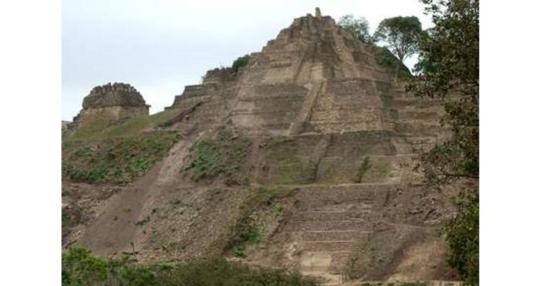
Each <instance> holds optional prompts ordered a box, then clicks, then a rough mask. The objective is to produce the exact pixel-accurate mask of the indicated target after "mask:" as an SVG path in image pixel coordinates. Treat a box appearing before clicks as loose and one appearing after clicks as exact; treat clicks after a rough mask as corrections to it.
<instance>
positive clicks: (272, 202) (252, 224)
mask: <svg viewBox="0 0 550 286" xmlns="http://www.w3.org/2000/svg"><path fill="white" fill-rule="evenodd" d="M292 192H293V189H291V188H286V187H281V186H277V187H267V186H261V187H258V188H254V189H251V190H250V193H249V196H248V197H247V198H246V200H245V202H244V203H243V205H242V206H241V214H240V215H239V218H238V220H237V222H236V224H235V227H234V229H233V237H232V239H231V240H230V241H229V243H228V246H227V247H226V248H228V249H231V250H232V252H233V254H234V255H235V256H237V257H246V256H247V253H246V247H247V246H248V245H254V244H258V243H260V242H261V241H262V239H263V238H264V235H265V234H264V230H265V225H264V223H266V222H265V220H266V218H273V217H279V216H281V215H282V213H283V208H282V206H280V205H279V204H278V202H279V200H281V199H283V198H285V197H288V196H289V195H290V194H291V193H292Z"/></svg>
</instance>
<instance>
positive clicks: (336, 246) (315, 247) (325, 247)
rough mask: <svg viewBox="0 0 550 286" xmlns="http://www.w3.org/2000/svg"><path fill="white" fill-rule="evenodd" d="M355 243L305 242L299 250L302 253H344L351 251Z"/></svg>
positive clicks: (352, 241) (343, 241) (338, 241)
mask: <svg viewBox="0 0 550 286" xmlns="http://www.w3.org/2000/svg"><path fill="white" fill-rule="evenodd" d="M356 243H357V242H356V241H354V240H334V241H306V242H304V244H303V245H302V247H301V249H302V250H303V251H345V250H352V249H353V246H354V245H355V244H356Z"/></svg>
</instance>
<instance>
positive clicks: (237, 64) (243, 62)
mask: <svg viewBox="0 0 550 286" xmlns="http://www.w3.org/2000/svg"><path fill="white" fill-rule="evenodd" d="M249 60H250V55H244V56H242V57H239V58H237V59H236V60H235V61H233V65H232V66H231V68H232V69H233V71H234V72H238V71H239V70H240V69H242V68H244V67H245V66H247V65H248V61H249Z"/></svg>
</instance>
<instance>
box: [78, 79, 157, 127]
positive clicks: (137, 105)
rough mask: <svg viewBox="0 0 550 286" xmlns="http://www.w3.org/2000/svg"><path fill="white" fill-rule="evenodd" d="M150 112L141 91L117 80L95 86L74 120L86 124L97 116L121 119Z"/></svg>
mask: <svg viewBox="0 0 550 286" xmlns="http://www.w3.org/2000/svg"><path fill="white" fill-rule="evenodd" d="M148 114H149V105H147V104H146V103H145V100H144V99H143V97H142V96H141V94H140V93H139V91H137V90H136V89H135V88H134V87H133V86H131V85H129V84H126V83H117V82H115V83H112V84H111V83H108V84H105V85H102V86H96V87H94V88H93V89H92V90H91V91H90V93H89V94H88V95H87V96H86V97H85V98H84V101H83V102H82V110H81V111H80V113H79V114H78V116H77V117H75V118H74V122H77V123H78V124H86V122H90V121H93V120H95V119H97V118H101V119H108V120H120V119H125V118H129V117H133V116H138V115H148Z"/></svg>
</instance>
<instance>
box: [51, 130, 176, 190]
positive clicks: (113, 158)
mask: <svg viewBox="0 0 550 286" xmlns="http://www.w3.org/2000/svg"><path fill="white" fill-rule="evenodd" d="M177 140H178V136H177V134H175V133H172V132H151V133H146V134H141V135H138V136H133V137H121V138H112V139H105V140H98V141H69V142H65V143H64V144H63V160H62V161H63V177H64V178H65V179H68V180H71V181H75V182H87V183H115V184H125V183H128V182H130V181H131V180H132V179H134V178H136V177H139V176H141V175H143V174H145V172H147V171H148V170H149V169H150V168H151V167H152V166H153V164H154V163H155V162H156V161H157V160H159V159H160V158H162V157H164V156H165V155H166V153H167V152H168V150H169V149H170V147H172V145H173V144H174V143H175V142H176V141H177Z"/></svg>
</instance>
